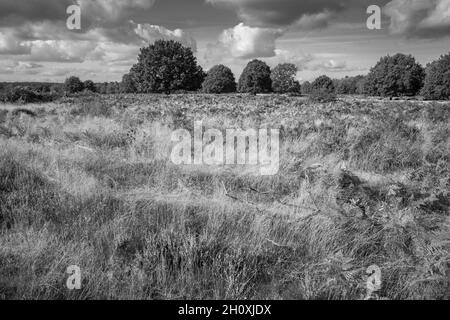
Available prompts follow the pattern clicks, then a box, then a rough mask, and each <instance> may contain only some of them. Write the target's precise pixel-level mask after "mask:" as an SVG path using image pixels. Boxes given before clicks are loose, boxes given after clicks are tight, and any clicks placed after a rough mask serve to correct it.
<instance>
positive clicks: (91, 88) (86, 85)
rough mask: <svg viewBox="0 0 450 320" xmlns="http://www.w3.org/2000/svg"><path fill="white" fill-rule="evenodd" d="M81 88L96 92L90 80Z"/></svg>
mask: <svg viewBox="0 0 450 320" xmlns="http://www.w3.org/2000/svg"><path fill="white" fill-rule="evenodd" d="M83 88H84V90H87V91H91V92H96V91H97V88H96V87H95V83H94V82H93V81H92V80H86V81H85V82H83Z"/></svg>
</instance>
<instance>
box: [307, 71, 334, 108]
mask: <svg viewBox="0 0 450 320" xmlns="http://www.w3.org/2000/svg"><path fill="white" fill-rule="evenodd" d="M311 87H312V90H311V96H310V97H311V99H312V100H314V101H318V102H330V101H334V100H336V95H335V93H334V89H335V88H334V83H333V80H331V79H330V78H329V77H327V76H325V75H323V76H320V77H318V78H317V79H316V80H314V82H313V84H312V86H311Z"/></svg>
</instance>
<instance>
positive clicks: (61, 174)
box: [0, 96, 450, 299]
mask: <svg viewBox="0 0 450 320" xmlns="http://www.w3.org/2000/svg"><path fill="white" fill-rule="evenodd" d="M22 109H24V110H21V109H17V108H14V107H4V108H0V202H1V205H0V226H1V229H0V298H2V299H13V298H19V299H26V298H31V299H55V298H58V299H100V298H105V299H183V298H187V299H362V298H364V297H365V296H366V291H367V289H366V280H367V275H366V273H365V272H366V269H367V267H369V266H370V265H374V264H375V265H378V266H379V267H380V268H381V270H382V287H381V290H380V291H378V292H377V293H376V294H374V295H373V297H374V298H387V299H414V298H416V299H448V298H450V281H449V279H450V277H449V275H450V274H449V271H448V267H449V263H450V251H449V249H450V238H449V227H450V218H449V211H448V208H449V205H450V203H449V197H448V192H449V186H450V174H449V169H450V168H449V159H450V147H449V146H450V143H449V130H450V127H449V113H450V111H449V106H448V105H444V104H442V105H437V104H436V105H435V104H424V103H410V102H403V103H396V102H391V103H385V102H374V101H360V100H347V101H339V102H336V103H333V104H327V105H324V104H322V105H321V104H312V103H309V102H307V101H304V100H302V99H298V98H286V97H247V96H243V97H239V96H225V97H217V96H169V97H165V96H130V97H127V96H121V97H109V98H108V99H106V100H103V99H100V98H98V97H95V96H93V97H84V98H77V99H74V100H65V101H61V102H59V103H57V104H49V105H37V106H27V107H26V108H22ZM194 119H196V120H203V121H204V124H205V125H206V126H208V127H213V128H219V129H226V128H230V127H243V128H259V127H262V126H269V127H275V128H280V130H281V133H282V139H283V143H282V147H281V169H280V172H279V173H278V174H277V175H276V176H272V177H261V176H258V175H255V174H254V172H255V171H254V170H252V169H251V168H240V167H234V168H230V167H226V168H222V167H195V168H191V167H177V166H174V165H172V164H171V163H170V161H169V158H168V155H169V152H170V143H169V141H170V132H171V130H173V129H178V128H192V125H193V121H194ZM70 265H78V266H80V267H81V270H82V289H81V290H79V291H69V290H67V289H66V286H65V282H66V279H67V276H68V275H67V274H66V273H65V271H66V268H67V267H68V266H70Z"/></svg>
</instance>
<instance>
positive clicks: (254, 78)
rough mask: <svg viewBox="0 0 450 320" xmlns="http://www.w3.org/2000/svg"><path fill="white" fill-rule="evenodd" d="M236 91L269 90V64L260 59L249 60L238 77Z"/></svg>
mask: <svg viewBox="0 0 450 320" xmlns="http://www.w3.org/2000/svg"><path fill="white" fill-rule="evenodd" d="M238 91H239V92H242V93H253V94H257V93H268V92H271V91H272V79H271V78H270V68H269V66H268V65H267V64H266V63H265V62H262V61H260V60H253V61H250V62H249V63H248V65H247V66H246V67H245V69H244V71H243V72H242V75H241V77H240V78H239V86H238Z"/></svg>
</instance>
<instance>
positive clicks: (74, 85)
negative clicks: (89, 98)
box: [64, 77, 84, 93]
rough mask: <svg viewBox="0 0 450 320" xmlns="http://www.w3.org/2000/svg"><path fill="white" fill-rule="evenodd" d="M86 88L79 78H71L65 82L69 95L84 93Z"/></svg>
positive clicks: (65, 88) (65, 89)
mask: <svg viewBox="0 0 450 320" xmlns="http://www.w3.org/2000/svg"><path fill="white" fill-rule="evenodd" d="M83 89H84V86H83V82H81V80H80V78H78V77H69V78H67V79H66V81H65V82H64V91H65V92H67V93H77V92H81V91H83Z"/></svg>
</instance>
